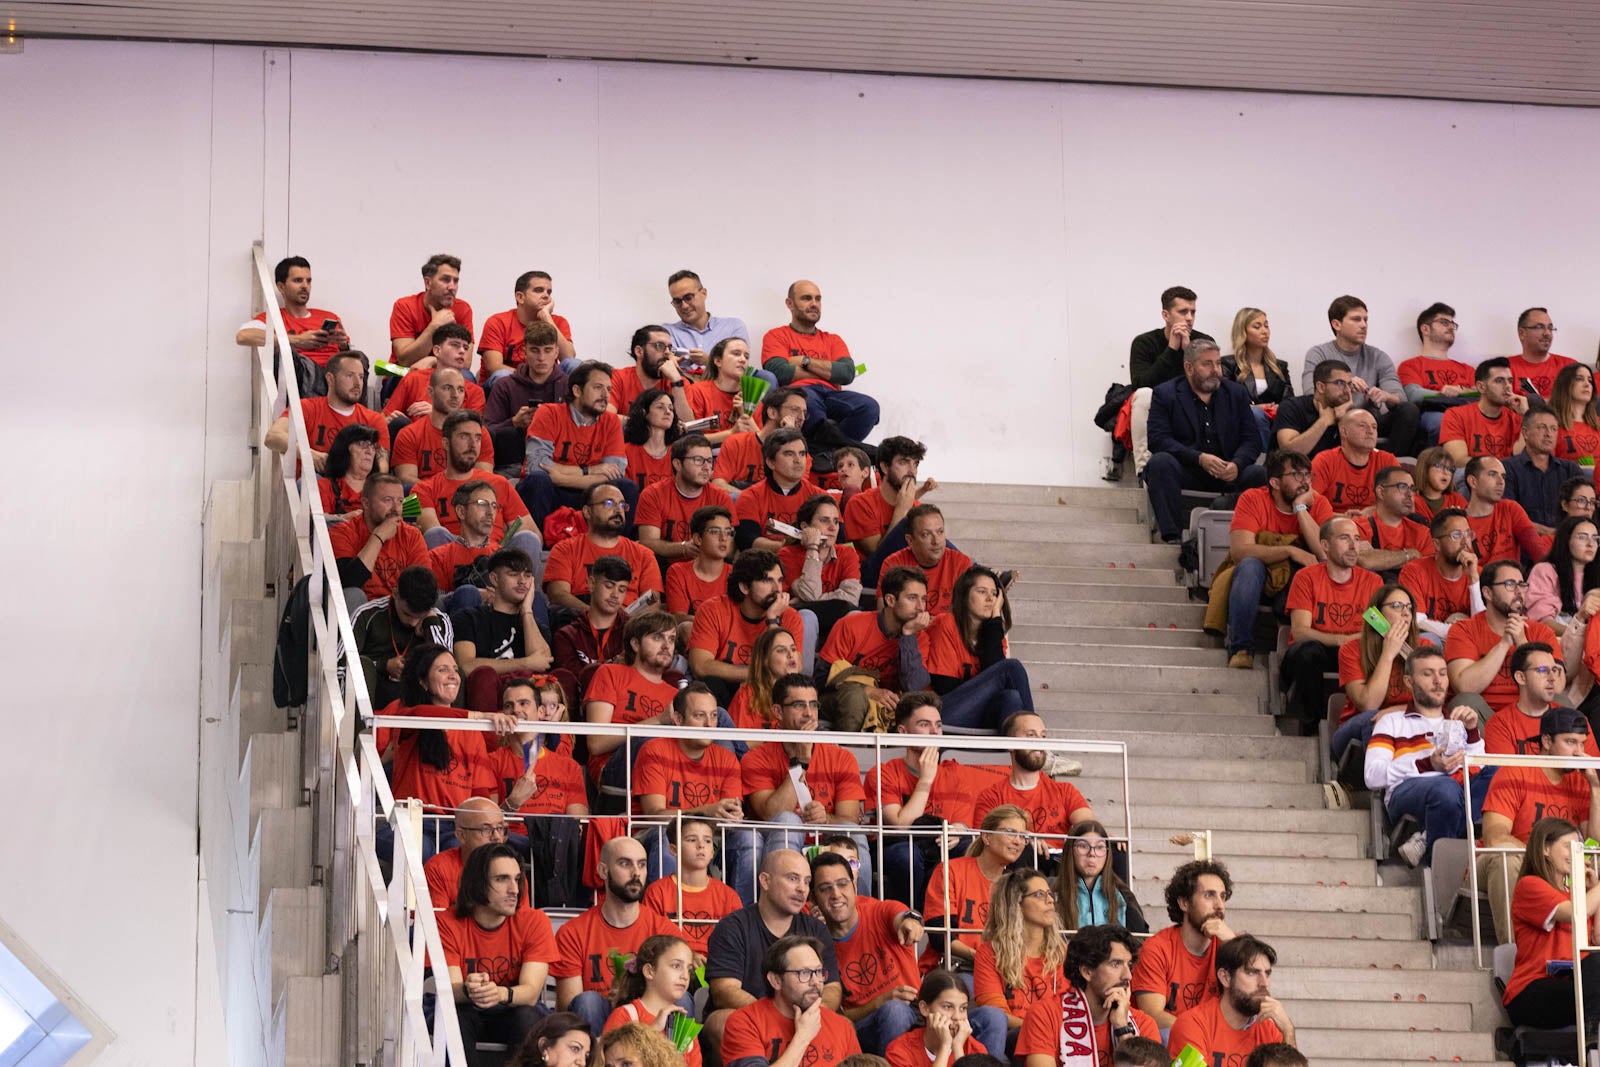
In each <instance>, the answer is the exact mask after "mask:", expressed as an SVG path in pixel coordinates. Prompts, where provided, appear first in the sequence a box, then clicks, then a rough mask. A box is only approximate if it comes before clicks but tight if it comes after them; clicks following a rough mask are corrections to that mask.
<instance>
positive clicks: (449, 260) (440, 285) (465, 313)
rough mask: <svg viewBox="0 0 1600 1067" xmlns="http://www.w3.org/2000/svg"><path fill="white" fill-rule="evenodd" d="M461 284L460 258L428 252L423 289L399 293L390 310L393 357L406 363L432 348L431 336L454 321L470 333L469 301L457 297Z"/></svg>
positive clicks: (418, 357)
mask: <svg viewBox="0 0 1600 1067" xmlns="http://www.w3.org/2000/svg"><path fill="white" fill-rule="evenodd" d="M460 285H461V260H460V259H458V258H457V257H455V256H450V255H444V254H440V255H436V256H429V257H428V261H427V262H426V263H424V264H423V265H422V292H420V293H412V294H411V295H410V296H402V297H401V298H400V299H398V300H396V301H395V302H394V308H393V310H391V311H390V312H389V338H390V346H391V347H392V349H393V352H394V361H395V362H396V363H398V364H400V365H401V366H402V367H409V366H411V365H412V364H413V363H415V362H417V360H419V359H424V358H426V357H427V356H428V354H429V353H430V352H431V351H432V350H433V336H434V334H435V333H436V332H437V331H438V330H439V329H440V328H441V327H443V326H445V325H447V324H449V323H456V324H458V325H460V326H461V327H462V328H463V329H465V330H466V331H467V337H468V338H469V339H470V338H471V337H472V305H470V304H468V303H467V302H466V301H465V300H458V299H456V290H457V289H458V288H459V287H460Z"/></svg>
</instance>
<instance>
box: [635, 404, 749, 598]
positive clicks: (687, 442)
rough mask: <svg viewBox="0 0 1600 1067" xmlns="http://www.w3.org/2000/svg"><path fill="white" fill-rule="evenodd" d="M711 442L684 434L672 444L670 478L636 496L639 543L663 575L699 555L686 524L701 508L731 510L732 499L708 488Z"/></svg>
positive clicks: (711, 459)
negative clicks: (654, 557) (679, 561)
mask: <svg viewBox="0 0 1600 1067" xmlns="http://www.w3.org/2000/svg"><path fill="white" fill-rule="evenodd" d="M715 462H716V459H715V457H713V456H712V454H711V442H710V441H708V440H706V438H705V436H704V435H703V434H697V433H690V434H684V435H683V436H682V437H680V438H678V439H677V440H676V441H674V442H672V477H671V478H665V479H662V480H661V481H658V482H656V483H654V484H653V485H651V486H650V488H648V489H646V490H645V491H644V492H642V493H640V494H639V510H638V512H637V513H636V514H635V515H634V521H635V522H636V523H637V524H638V526H639V543H640V544H641V545H643V546H644V547H645V548H648V549H649V550H650V551H651V552H654V553H655V554H656V559H657V560H659V561H660V563H661V569H662V570H663V571H665V570H666V569H667V568H668V567H670V566H672V564H673V563H675V562H677V561H678V560H685V559H694V558H695V556H697V555H699V554H700V553H699V549H697V548H696V547H695V544H694V542H693V540H691V538H690V536H689V522H690V520H691V519H692V518H693V517H694V513H695V512H696V511H698V510H700V509H701V508H706V507H720V508H727V509H729V511H730V512H731V511H732V509H733V498H732V497H730V496H728V494H727V493H725V492H723V491H722V490H721V489H718V488H717V487H716V486H714V485H712V484H711V466H712V464H713V463H715Z"/></svg>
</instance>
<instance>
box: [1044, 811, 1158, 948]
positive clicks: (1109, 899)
mask: <svg viewBox="0 0 1600 1067" xmlns="http://www.w3.org/2000/svg"><path fill="white" fill-rule="evenodd" d="M1110 836H1111V835H1110V834H1108V833H1107V832H1106V828H1105V827H1104V826H1103V825H1102V824H1101V823H1100V822H1099V821H1098V820H1095V819H1085V820H1083V821H1082V822H1079V823H1074V824H1073V826H1072V828H1071V829H1070V830H1068V831H1067V840H1068V841H1069V842H1071V845H1070V847H1068V848H1066V849H1063V850H1062V852H1061V869H1060V871H1059V872H1058V874H1057V877H1056V889H1057V891H1058V893H1059V897H1060V899H1059V900H1058V901H1057V902H1056V917H1057V919H1059V920H1060V922H1061V929H1062V930H1063V931H1064V932H1065V933H1066V934H1067V935H1068V936H1069V937H1070V936H1071V935H1072V934H1074V933H1076V932H1077V931H1079V930H1081V929H1083V928H1084V927H1085V926H1102V925H1104V924H1106V923H1110V924H1112V925H1113V926H1124V927H1127V928H1128V929H1129V930H1131V931H1132V932H1133V933H1136V934H1142V933H1146V932H1148V931H1149V929H1150V924H1149V923H1147V922H1146V921H1145V918H1144V912H1143V911H1142V910H1140V908H1139V902H1138V901H1137V900H1135V899H1134V897H1133V890H1131V889H1129V888H1128V885H1127V883H1126V882H1124V881H1123V880H1122V879H1121V878H1119V877H1118V876H1117V873H1116V871H1114V870H1112V869H1111V864H1110V863H1109V862H1108V861H1109V860H1110V858H1111V855H1112V853H1113V852H1114V851H1115V849H1114V848H1113V846H1112V844H1111V841H1110Z"/></svg>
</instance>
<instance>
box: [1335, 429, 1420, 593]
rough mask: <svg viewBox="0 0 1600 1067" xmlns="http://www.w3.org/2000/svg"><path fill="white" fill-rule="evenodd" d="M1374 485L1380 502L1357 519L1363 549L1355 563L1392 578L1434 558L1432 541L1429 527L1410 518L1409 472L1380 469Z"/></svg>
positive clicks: (1411, 491)
mask: <svg viewBox="0 0 1600 1067" xmlns="http://www.w3.org/2000/svg"><path fill="white" fill-rule="evenodd" d="M1324 455H1326V453H1324ZM1319 458H1320V457H1319ZM1313 466H1315V464H1314V463H1313ZM1372 482H1373V494H1374V496H1375V497H1376V498H1377V503H1376V505H1375V506H1374V507H1373V509H1372V513H1371V514H1370V515H1365V516H1363V517H1362V518H1360V519H1359V520H1357V525H1358V526H1360V527H1361V549H1360V551H1359V552H1358V553H1357V554H1356V562H1358V563H1360V564H1361V565H1362V566H1363V567H1365V568H1367V570H1369V571H1377V572H1379V573H1380V574H1382V575H1383V576H1384V577H1385V578H1388V579H1393V578H1394V577H1395V576H1396V575H1397V574H1398V573H1399V571H1400V568H1401V567H1404V566H1405V565H1406V564H1408V563H1410V562H1412V561H1413V560H1418V559H1422V558H1423V557H1424V556H1431V555H1433V553H1434V546H1433V538H1432V537H1430V536H1429V535H1428V528H1427V527H1426V526H1424V525H1422V523H1420V522H1417V521H1416V520H1414V519H1412V518H1411V509H1412V501H1413V500H1414V499H1415V493H1416V485H1415V484H1414V483H1413V481H1412V478H1411V472H1410V471H1408V470H1406V469H1405V468H1404V467H1401V466H1398V465H1391V466H1388V467H1380V468H1379V469H1378V473H1377V474H1375V475H1373V479H1372Z"/></svg>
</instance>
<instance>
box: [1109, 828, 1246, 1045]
mask: <svg viewBox="0 0 1600 1067" xmlns="http://www.w3.org/2000/svg"><path fill="white" fill-rule="evenodd" d="M1232 896H1233V879H1231V878H1229V877H1228V868H1226V867H1224V866H1223V865H1222V864H1220V863H1218V862H1217V861H1215V860H1192V861H1190V862H1188V863H1185V864H1184V865H1183V866H1181V867H1179V868H1178V869H1177V870H1175V871H1173V872H1172V877H1171V878H1168V879H1167V886H1166V898H1167V918H1169V919H1171V920H1172V925H1171V926H1169V927H1167V928H1166V929H1165V930H1162V931H1160V932H1159V933H1156V934H1153V935H1151V937H1150V938H1149V939H1148V940H1147V941H1145V943H1144V949H1143V950H1142V951H1141V952H1140V953H1139V962H1138V964H1137V965H1136V966H1135V967H1134V968H1133V1002H1134V1003H1135V1004H1137V1005H1138V1006H1139V1009H1140V1010H1141V1011H1143V1012H1144V1013H1145V1014H1147V1015H1149V1016H1150V1018H1152V1019H1154V1020H1155V1021H1156V1024H1157V1025H1158V1026H1163V1027H1167V1026H1171V1025H1172V1021H1173V1019H1175V1018H1176V1017H1177V1016H1178V1015H1180V1014H1181V1013H1183V1012H1186V1011H1188V1010H1190V1009H1191V1008H1194V1007H1196V1006H1197V1005H1200V1004H1203V1003H1205V1002H1206V1001H1208V1000H1212V999H1214V998H1215V997H1216V995H1217V989H1216V986H1215V984H1214V978H1215V975H1216V970H1217V946H1218V945H1220V944H1223V943H1225V942H1228V941H1231V940H1232V939H1233V936H1234V934H1233V931H1232V930H1231V929H1229V928H1228V922H1227V918H1228V899H1229V898H1230V897H1232Z"/></svg>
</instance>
